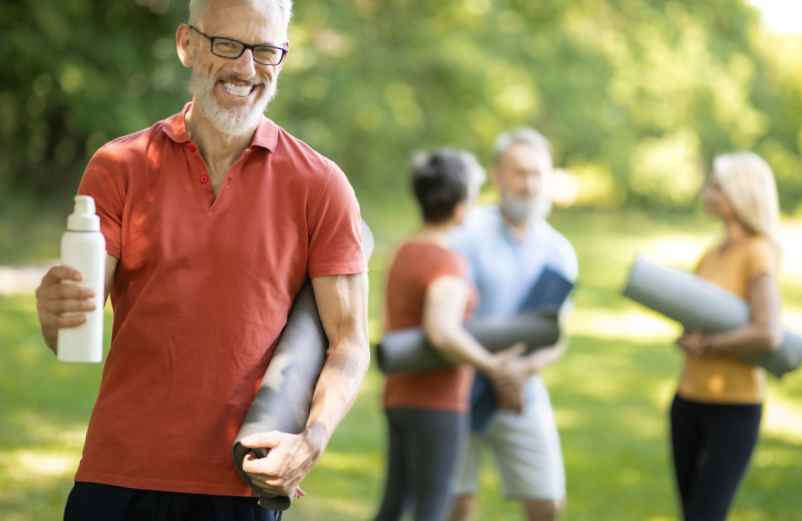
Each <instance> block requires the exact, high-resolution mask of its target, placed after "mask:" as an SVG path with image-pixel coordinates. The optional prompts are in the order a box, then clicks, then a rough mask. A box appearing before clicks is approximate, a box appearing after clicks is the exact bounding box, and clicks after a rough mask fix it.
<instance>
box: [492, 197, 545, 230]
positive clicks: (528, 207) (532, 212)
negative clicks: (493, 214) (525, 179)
mask: <svg viewBox="0 0 802 521" xmlns="http://www.w3.org/2000/svg"><path fill="white" fill-rule="evenodd" d="M499 206H500V207H501V211H502V213H503V214H504V215H505V216H506V217H507V218H508V219H509V220H510V221H512V222H513V223H515V224H523V223H525V222H531V221H538V220H545V219H546V218H548V216H549V214H550V213H551V201H550V200H549V199H548V198H547V197H545V196H543V195H538V196H535V197H526V198H522V197H516V196H513V195H502V197H501V203H500V205H499Z"/></svg>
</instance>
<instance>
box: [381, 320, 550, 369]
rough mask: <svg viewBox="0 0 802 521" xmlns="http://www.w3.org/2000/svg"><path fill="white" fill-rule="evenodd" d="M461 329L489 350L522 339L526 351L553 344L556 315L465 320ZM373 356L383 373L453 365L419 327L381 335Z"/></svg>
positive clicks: (497, 348) (498, 348)
mask: <svg viewBox="0 0 802 521" xmlns="http://www.w3.org/2000/svg"><path fill="white" fill-rule="evenodd" d="M465 329H466V330H467V331H468V332H469V333H470V334H471V335H473V337H474V338H475V339H476V341H477V342H479V343H480V344H482V346H484V348H485V349H487V350H488V351H492V352H498V351H501V350H503V349H507V348H508V347H511V346H512V345H514V344H516V343H518V342H524V343H525V344H526V349H527V351H533V350H535V349H539V348H542V347H546V346H551V345H554V344H555V343H556V342H557V340H558V339H559V338H560V328H559V325H558V321H557V317H556V316H554V317H552V316H543V315H539V314H535V313H528V314H522V315H516V316H512V317H501V318H487V319H477V320H469V321H468V322H466V323H465ZM377 358H378V363H379V369H381V371H382V372H384V373H395V372H399V371H424V370H427V369H438V368H441V367H452V366H454V363H453V362H451V361H449V360H447V359H446V358H444V357H443V356H442V355H440V354H439V353H438V352H437V351H436V350H435V349H434V348H433V347H432V346H431V345H430V344H429V341H428V340H427V339H426V336H425V335H424V334H423V331H422V330H421V329H419V328H414V329H404V330H400V331H394V332H392V333H387V334H386V335H384V337H383V338H382V339H381V342H379V344H378V346H377Z"/></svg>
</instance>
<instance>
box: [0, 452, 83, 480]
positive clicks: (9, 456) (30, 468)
mask: <svg viewBox="0 0 802 521" xmlns="http://www.w3.org/2000/svg"><path fill="white" fill-rule="evenodd" d="M2 454H3V457H2V458H0V468H2V469H3V473H4V474H6V475H9V476H13V477H14V479H16V480H18V481H23V482H24V481H29V480H38V479H42V478H62V477H65V476H68V475H70V474H72V473H73V472H75V467H76V466H77V464H78V460H79V459H80V457H79V456H78V454H76V453H75V452H74V451H67V450H65V451H39V450H29V449H18V450H13V451H8V452H4V453H2Z"/></svg>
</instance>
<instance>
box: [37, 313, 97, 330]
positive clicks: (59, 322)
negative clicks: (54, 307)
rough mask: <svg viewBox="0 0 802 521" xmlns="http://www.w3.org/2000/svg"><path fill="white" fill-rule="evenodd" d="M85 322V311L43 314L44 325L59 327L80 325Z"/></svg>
mask: <svg viewBox="0 0 802 521" xmlns="http://www.w3.org/2000/svg"><path fill="white" fill-rule="evenodd" d="M84 322H86V314H85V313H65V314H63V315H54V314H52V313H46V314H44V315H43V316H42V326H44V327H55V328H57V329H64V328H69V327H78V326H80V325H81V324H83V323H84Z"/></svg>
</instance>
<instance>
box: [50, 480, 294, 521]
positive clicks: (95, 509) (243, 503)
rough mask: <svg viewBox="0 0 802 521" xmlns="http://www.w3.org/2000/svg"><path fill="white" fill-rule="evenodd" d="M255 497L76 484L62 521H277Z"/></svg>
mask: <svg viewBox="0 0 802 521" xmlns="http://www.w3.org/2000/svg"><path fill="white" fill-rule="evenodd" d="M256 501H257V500H256V498H252V497H234V496H209V495H205V494H183V493H178V492H161V491H156V490H139V489H134V488H124V487H116V486H113V485H102V484H99V483H84V482H76V483H75V486H73V488H72V491H70V496H69V498H67V505H66V507H65V508H64V521H279V520H280V519H281V514H280V513H279V512H274V511H272V510H265V509H264V508H262V507H260V506H259V505H258V504H257V503H256Z"/></svg>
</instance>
